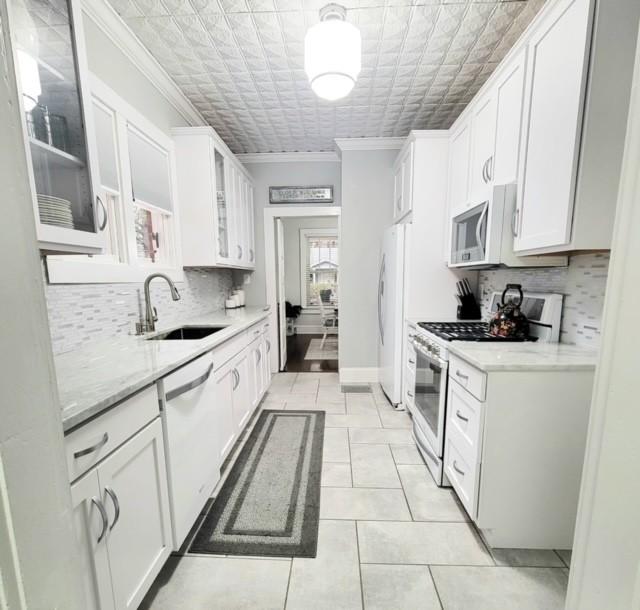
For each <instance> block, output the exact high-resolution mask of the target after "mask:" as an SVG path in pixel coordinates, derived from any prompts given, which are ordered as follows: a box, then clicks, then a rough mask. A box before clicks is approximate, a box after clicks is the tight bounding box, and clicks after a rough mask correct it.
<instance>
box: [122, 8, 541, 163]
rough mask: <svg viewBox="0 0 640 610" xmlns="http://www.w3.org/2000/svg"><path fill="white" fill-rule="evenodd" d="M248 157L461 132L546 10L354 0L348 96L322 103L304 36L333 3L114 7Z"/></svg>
mask: <svg viewBox="0 0 640 610" xmlns="http://www.w3.org/2000/svg"><path fill="white" fill-rule="evenodd" d="M110 2H111V4H112V5H113V7H114V8H115V10H116V11H117V12H118V14H119V15H120V16H121V17H122V18H123V19H124V21H125V22H126V23H127V24H128V25H129V26H130V27H131V29H132V30H133V31H134V32H135V33H136V34H137V35H138V37H139V38H140V39H141V40H142V42H143V43H144V44H145V46H146V47H147V48H148V49H149V51H150V52H151V53H152V54H153V55H154V56H155V58H156V59H157V60H158V62H159V63H160V64H161V65H162V66H163V67H164V68H165V70H166V71H167V72H168V73H169V74H170V75H171V77H172V78H173V79H174V80H175V81H176V83H177V84H178V85H179V86H180V88H181V89H182V90H183V91H184V93H185V94H186V95H187V97H188V98H189V99H190V100H191V102H192V103H193V104H194V106H195V107H196V108H197V109H198V110H199V111H200V112H201V113H202V115H203V116H204V117H205V119H206V120H207V121H208V122H209V123H210V124H211V125H212V126H213V127H214V128H215V129H216V131H217V132H218V133H219V134H220V136H221V137H222V138H223V139H224V140H225V142H226V143H227V144H228V145H229V147H230V148H231V149H232V150H233V151H234V152H236V153H247V152H248V153H254V152H281V151H286V152H291V151H324V150H333V147H334V144H333V140H334V138H355V137H363V136H369V137H373V136H377V137H385V136H386V137H397V136H406V135H407V134H408V133H409V131H410V130H412V129H441V128H447V127H449V126H450V125H451V124H452V123H453V121H454V120H455V119H456V117H457V116H458V115H459V114H460V112H461V111H462V110H463V109H464V107H465V106H466V105H467V104H468V103H469V101H470V100H471V99H472V98H473V96H474V94H475V93H476V92H477V91H478V89H479V88H480V87H481V86H482V84H483V83H484V82H485V80H486V79H487V77H488V76H489V75H490V74H491V72H492V71H493V70H494V68H495V67H496V65H497V64H498V62H499V61H500V60H501V59H502V58H503V57H504V55H505V54H506V52H507V51H508V50H509V49H510V48H511V46H512V45H513V44H514V42H515V41H516V39H517V38H518V36H519V35H520V34H521V33H522V31H523V30H524V29H525V28H526V26H527V25H528V24H529V22H530V21H531V20H532V19H533V17H534V16H535V14H536V13H537V12H538V10H539V9H540V8H541V6H542V5H543V4H544V2H545V0H504V1H501V2H500V1H485V2H475V1H472V0H466V1H464V0H457V1H455V0H454V1H447V0H422V1H421V0H414V2H411V1H410V0H342V2H341V4H343V5H344V6H346V8H347V19H348V20H349V21H350V22H352V23H353V24H355V25H357V26H358V27H359V28H360V32H361V34H362V71H361V73H360V76H359V78H358V82H357V83H356V86H355V87H354V89H353V91H352V92H351V93H350V94H349V96H348V97H346V98H343V99H341V100H338V101H336V102H327V101H324V100H321V99H319V98H318V97H317V96H316V95H315V94H314V93H313V91H312V90H311V87H310V86H309V83H308V81H307V77H306V74H305V72H304V35H305V32H306V30H307V28H308V27H309V26H310V25H312V24H314V23H316V22H317V21H318V11H319V9H320V8H322V6H324V5H325V4H326V3H327V0H110Z"/></svg>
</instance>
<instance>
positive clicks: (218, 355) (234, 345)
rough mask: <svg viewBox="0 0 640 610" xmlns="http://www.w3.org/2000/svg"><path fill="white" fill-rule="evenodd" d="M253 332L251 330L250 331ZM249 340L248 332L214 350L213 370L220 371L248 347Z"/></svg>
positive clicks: (243, 332)
mask: <svg viewBox="0 0 640 610" xmlns="http://www.w3.org/2000/svg"><path fill="white" fill-rule="evenodd" d="M249 330H251V329H249ZM248 343H249V339H248V336H247V331H246V330H245V331H242V332H241V333H238V334H237V335H235V336H234V337H232V338H231V339H229V340H228V341H225V342H224V343H223V344H222V345H219V346H218V347H214V348H213V368H214V370H216V371H217V370H219V369H220V367H222V366H223V365H225V364H226V363H227V362H229V360H231V358H233V357H234V356H236V355H238V354H239V353H240V352H241V351H242V350H243V349H244V348H245V347H247V345H248Z"/></svg>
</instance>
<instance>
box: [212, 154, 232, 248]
mask: <svg viewBox="0 0 640 610" xmlns="http://www.w3.org/2000/svg"><path fill="white" fill-rule="evenodd" d="M215 165H216V202H217V206H218V253H219V254H220V256H221V257H223V258H228V257H229V215H228V207H227V192H226V188H225V174H224V157H223V156H222V155H221V154H220V153H219V152H218V151H217V150H216V151H215Z"/></svg>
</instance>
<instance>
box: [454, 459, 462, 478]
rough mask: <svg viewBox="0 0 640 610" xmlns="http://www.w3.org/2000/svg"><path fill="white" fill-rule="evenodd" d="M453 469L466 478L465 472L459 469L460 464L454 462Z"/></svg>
mask: <svg viewBox="0 0 640 610" xmlns="http://www.w3.org/2000/svg"><path fill="white" fill-rule="evenodd" d="M453 469H454V470H455V471H456V472H457V473H458V474H461V475H462V476H464V470H460V468H458V463H457V462H456V461H455V460H453Z"/></svg>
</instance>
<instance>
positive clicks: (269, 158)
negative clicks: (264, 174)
mask: <svg viewBox="0 0 640 610" xmlns="http://www.w3.org/2000/svg"><path fill="white" fill-rule="evenodd" d="M236 157H237V159H238V161H240V162H241V163H340V157H338V155H337V154H336V153H335V152H333V151H328V152H272V153H241V154H237V155H236Z"/></svg>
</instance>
